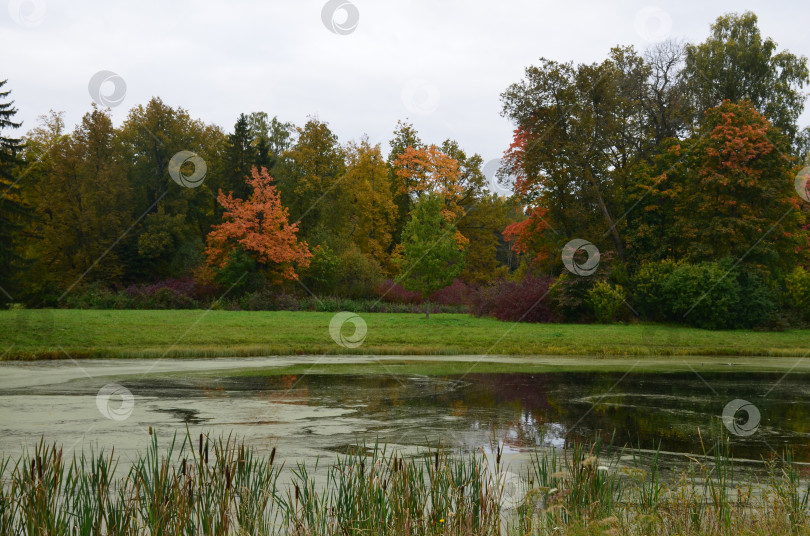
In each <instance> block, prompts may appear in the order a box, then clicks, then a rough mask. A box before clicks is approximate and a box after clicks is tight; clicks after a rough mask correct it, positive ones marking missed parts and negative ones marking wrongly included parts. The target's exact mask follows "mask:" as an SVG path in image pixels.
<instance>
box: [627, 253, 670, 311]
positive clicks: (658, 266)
mask: <svg viewBox="0 0 810 536" xmlns="http://www.w3.org/2000/svg"><path fill="white" fill-rule="evenodd" d="M677 267H678V263H677V262H675V261H671V260H663V261H658V262H645V263H643V264H642V265H641V267H640V268H639V270H638V272H636V274H635V275H634V276H633V278H632V280H631V282H632V285H633V289H634V290H633V303H634V305H635V308H636V311H637V312H638V314H639V315H641V316H642V317H644V318H646V319H649V320H656V321H662V320H665V319H667V318H669V317H670V316H671V312H670V308H669V303H668V302H667V301H666V299H665V298H664V285H665V283H666V281H667V279H668V278H669V276H670V275H672V272H673V271H674V270H675V268H677Z"/></svg>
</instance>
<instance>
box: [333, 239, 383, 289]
mask: <svg viewBox="0 0 810 536" xmlns="http://www.w3.org/2000/svg"><path fill="white" fill-rule="evenodd" d="M382 281H383V273H382V268H381V267H380V263H378V262H377V261H376V260H375V259H372V258H371V257H369V256H367V255H364V254H363V252H362V251H360V249H358V248H357V247H356V246H352V247H351V248H349V249H348V250H347V251H346V252H345V253H344V254H343V255H341V256H340V264H339V266H338V269H337V280H336V288H337V289H340V293H341V295H343V296H345V297H347V298H371V297H374V291H375V289H376V288H377V287H378V286H379V284H380V283H381V282H382Z"/></svg>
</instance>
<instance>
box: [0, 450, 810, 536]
mask: <svg viewBox="0 0 810 536" xmlns="http://www.w3.org/2000/svg"><path fill="white" fill-rule="evenodd" d="M150 435H151V434H150ZM703 450H704V455H703V456H695V457H694V458H693V460H692V462H691V463H690V465H689V467H688V468H687V469H686V470H685V471H684V472H683V474H682V475H681V476H680V477H679V478H677V479H674V480H672V481H664V479H662V477H661V471H660V468H659V465H660V457H659V453H658V452H654V453H653V454H652V456H651V458H650V455H649V454H647V458H646V459H647V461H646V462H642V459H643V458H642V451H641V449H640V448H636V449H627V448H621V449H619V448H616V447H614V445H613V442H612V441H611V442H608V443H602V442H601V441H599V440H596V441H593V442H590V443H584V442H579V443H576V442H574V443H571V444H569V445H567V447H566V448H565V449H560V450H554V449H552V450H537V451H535V452H533V453H532V454H531V459H530V463H529V464H528V466H527V467H526V468H525V469H524V470H523V471H522V472H521V474H520V475H517V476H516V473H512V472H511V470H510V468H509V467H508V466H507V465H506V464H505V463H504V460H503V456H502V447H501V446H500V445H497V444H495V445H493V448H492V450H491V453H490V454H486V453H485V452H484V451H483V450H481V451H478V452H475V453H471V454H463V455H462V454H458V453H454V452H452V451H451V450H450V449H447V448H444V447H443V446H442V445H438V446H435V447H431V448H427V449H425V450H423V451H422V452H421V453H419V454H418V455H415V456H409V457H406V456H403V455H402V454H401V453H400V452H397V451H395V450H391V449H389V448H388V447H386V446H384V445H379V444H376V443H375V444H374V445H366V444H362V445H358V447H357V448H356V449H353V450H352V451H351V452H349V453H347V454H343V455H338V456H337V457H336V459H334V460H332V461H331V463H330V464H329V465H328V467H325V468H320V463H321V461H320V460H318V461H317V462H316V463H315V464H305V463H298V464H296V465H295V466H294V467H290V468H289V470H286V471H285V470H284V468H283V465H284V464H283V463H279V461H278V459H277V457H276V451H275V449H273V451H272V452H271V453H270V455H268V456H260V455H258V454H257V451H256V450H255V449H254V448H253V447H251V446H249V445H245V444H244V443H243V442H241V441H239V440H238V439H236V438H234V437H232V436H228V437H219V438H215V439H214V438H210V437H208V436H204V435H200V436H198V437H195V438H192V437H190V435H189V434H186V436H185V437H184V438H181V439H178V438H177V437H176V436H175V437H174V438H172V439H171V441H169V442H168V443H167V444H165V445H161V444H159V442H158V438H157V436H156V435H151V437H150V442H149V444H148V446H147V448H146V449H145V450H144V451H143V452H141V453H140V454H139V455H138V457H137V459H136V460H135V462H134V463H133V464H132V466H131V468H130V469H129V471H127V472H126V473H125V474H119V473H118V471H117V469H118V462H117V458H116V456H115V453H114V452H113V451H111V452H109V453H105V452H104V451H98V452H95V451H94V450H90V452H89V453H87V454H85V453H84V452H82V453H77V454H74V455H73V456H72V457H71V459H70V460H68V459H66V457H65V456H63V453H62V450H61V448H59V447H58V446H56V445H55V444H54V445H49V444H46V443H45V441H44V439H43V440H41V441H40V442H39V443H38V444H36V445H35V446H34V447H33V449H32V450H30V451H26V452H24V453H23V454H22V455H21V456H19V457H18V458H14V459H12V458H9V457H7V456H3V457H0V484H1V487H0V535H6V534H9V535H11V534H15V535H17V534H25V535H43V536H44V535H49V536H51V535H71V536H72V535H102V534H107V535H138V534H151V535H161V536H162V535H167V536H168V535H178V536H179V535H189V536H190V535H198V534H205V535H248V534H250V535H262V536H272V535H281V534H291V535H295V536H309V535H313V536H314V535H318V536H320V535H324V536H326V535H328V536H332V535H334V536H338V535H340V536H346V535H352V536H361V535H363V536H366V535H370V536H372V535H384V534H385V535H394V536H406V535H407V536H411V535H443V536H444V535H458V536H472V535H493V536H502V535H507V536H511V535H536V536H540V535H559V534H564V535H580V534H582V535H586V534H587V535H591V534H631V535H635V534H638V535H645V534H664V535H673V536H674V535H695V536H698V535H707V536H714V535H717V536H720V535H723V536H725V535H730V534H735V535H736V534H747V535H752V536H754V535H766V534H810V530H809V529H808V522H809V521H810V511H809V510H808V508H809V507H810V489H808V485H807V482H806V480H805V479H804V476H806V475H805V474H803V473H802V470H801V468H800V466H799V465H798V464H796V463H795V461H794V460H793V458H792V456H791V454H790V453H789V452H788V453H785V455H784V456H783V457H781V458H773V459H771V460H767V463H766V467H767V471H766V475H765V476H764V477H762V478H761V479H758V478H756V477H755V476H754V475H743V476H742V477H740V472H739V470H738V469H737V468H736V467H735V463H734V459H733V456H732V453H731V449H730V444H729V442H728V439H721V440H718V441H716V442H714V443H713V444H712V445H711V446H710V448H705V447H704V449H703ZM628 454H629V456H628ZM628 459H630V460H631V462H630V463H623V462H621V460H628ZM316 473H317V474H318V475H319V476H318V478H317V479H316V477H315V475H316ZM508 486H511V488H510V489H507V487H508ZM515 486H517V489H513V488H514V487H515Z"/></svg>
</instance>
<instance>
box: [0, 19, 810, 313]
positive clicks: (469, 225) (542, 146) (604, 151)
mask: <svg viewBox="0 0 810 536" xmlns="http://www.w3.org/2000/svg"><path fill="white" fill-rule="evenodd" d="M808 83H810V79H809V78H808V66H807V58H805V57H804V56H796V55H794V54H792V53H790V52H789V51H787V50H782V49H780V48H779V47H778V45H777V44H776V43H775V42H774V41H773V40H772V39H770V38H768V37H763V36H762V35H761V34H760V31H759V28H758V26H757V18H756V16H755V15H754V14H753V13H743V14H741V15H740V14H729V15H724V16H722V17H719V18H718V19H717V21H716V22H715V24H713V25H712V26H711V31H710V34H709V36H708V38H707V39H706V40H705V41H704V42H702V43H696V44H681V43H677V42H671V41H669V42H662V43H658V44H656V45H654V46H652V47H651V48H650V49H648V50H646V51H643V52H639V51H636V50H635V49H634V48H633V47H629V46H616V47H614V48H613V49H611V50H610V51H608V53H607V57H606V58H605V59H604V60H603V61H599V62H595V63H591V64H575V63H573V62H570V61H565V60H564V59H562V60H561V59H548V58H540V60H539V61H538V62H537V64H536V65H533V66H530V67H528V68H527V69H526V71H525V76H524V78H523V79H522V80H520V81H518V82H516V83H514V84H512V85H510V86H509V87H508V88H506V90H505V91H504V93H503V94H502V96H501V98H502V105H503V111H502V113H503V115H504V116H506V117H507V118H508V119H510V120H511V121H512V122H513V124H514V135H513V138H512V140H511V143H509V144H508V147H506V151H505V153H504V157H503V160H502V162H503V166H502V168H501V169H500V170H499V173H500V174H502V175H509V176H510V177H511V178H513V179H514V191H513V192H512V195H510V196H509V197H503V196H499V195H498V194H497V193H496V192H492V191H490V189H489V188H488V187H487V184H486V179H485V177H484V173H483V170H482V165H483V159H482V158H481V156H480V155H478V154H471V153H468V152H465V150H464V149H463V148H462V147H461V145H460V144H459V143H458V142H457V141H456V140H451V139H446V140H443V141H441V140H424V141H423V140H422V139H421V137H420V135H419V133H418V132H417V130H416V128H415V127H414V125H413V124H411V123H408V122H404V121H400V122H398V123H397V125H396V126H395V128H394V132H393V134H392V137H391V139H390V140H389V141H388V144H387V147H386V149H387V154H385V153H384V151H383V148H382V145H381V144H375V143H372V142H371V141H369V140H368V138H367V137H365V136H363V137H360V138H359V139H358V140H355V141H349V142H341V141H340V140H339V139H338V137H337V135H336V134H335V133H334V132H333V131H332V130H331V128H330V126H329V124H328V123H327V122H325V121H322V120H321V119H319V118H317V117H310V118H309V119H308V120H307V121H306V122H305V123H304V124H303V125H293V124H292V123H289V122H285V121H283V120H281V119H279V118H278V117H275V116H273V117H271V116H270V115H269V114H268V113H265V112H251V113H242V114H240V115H239V116H238V117H237V118H236V121H235V124H234V125H233V127H232V128H230V129H229V130H230V131H228V130H227V129H223V128H221V127H219V126H216V125H211V124H206V123H205V122H204V121H202V120H200V119H196V118H194V117H193V116H192V115H191V114H190V113H189V112H188V111H187V110H185V109H183V108H181V107H172V106H170V105H169V104H167V103H164V102H163V101H162V100H161V99H160V98H157V97H156V98H152V99H151V100H149V102H147V103H145V104H143V105H138V106H135V107H134V108H132V109H131V110H129V113H128V115H127V117H126V119H125V120H124V122H123V124H121V125H120V126H119V127H115V125H114V124H113V122H112V119H111V115H110V111H109V110H103V109H99V108H96V107H95V106H93V107H92V108H91V109H90V110H89V111H88V112H87V113H86V114H85V115H84V117H83V118H82V119H81V121H80V122H79V124H77V125H76V126H75V127H74V128H73V129H72V130H70V129H68V128H67V127H66V125H65V123H64V120H63V115H62V114H61V113H59V112H53V111H52V112H50V113H49V114H48V115H45V116H43V117H42V118H41V120H40V123H39V124H38V125H36V126H35V127H34V128H33V129H31V130H29V131H28V132H27V134H26V135H25V136H19V137H18V135H17V134H15V133H16V131H17V129H19V127H20V124H19V123H16V122H15V121H14V117H15V113H16V108H15V107H14V102H13V100H11V99H10V91H9V89H8V87H10V86H8V85H7V83H6V82H5V81H3V82H1V83H0V187H2V190H3V193H2V197H1V198H0V209H2V210H0V235H2V236H0V301H2V302H3V303H9V302H15V301H23V302H26V303H29V304H36V305H40V304H46V305H65V301H64V296H65V295H66V294H69V293H70V292H74V291H77V290H79V289H81V288H82V287H88V288H91V289H92V288H104V289H108V290H109V289H113V290H114V291H116V292H123V291H124V290H125V289H131V288H133V287H138V286H139V285H141V286H143V285H147V284H154V283H156V282H161V281H163V282H165V281H168V280H172V281H174V280H184V281H185V280H190V281H192V282H193V284H195V285H199V286H200V287H201V288H202V287H204V288H205V289H208V290H207V292H208V291H210V293H211V295H216V294H217V293H223V292H232V293H233V294H236V295H241V296H259V298H257V300H260V301H261V300H264V299H265V298H266V295H267V294H273V295H287V294H294V293H298V294H305V295H309V294H316V295H319V296H329V295H332V296H338V297H347V298H375V299H376V298H379V296H380V295H381V293H382V292H380V291H379V290H378V288H379V287H380V285H381V284H382V283H383V281H384V280H386V279H387V280H393V281H396V282H399V283H401V285H402V286H404V287H405V288H406V289H410V290H412V291H418V292H419V293H420V294H421V295H422V296H423V297H424V298H425V299H428V298H429V296H430V295H431V294H432V293H433V292H435V291H437V290H438V289H441V288H442V287H443V286H448V285H450V284H451V283H453V280H454V278H460V279H461V280H462V283H465V284H466V285H468V286H469V287H472V288H485V287H487V286H488V285H493V284H497V282H498V281H501V280H508V281H509V282H510V284H511V283H515V284H514V285H513V286H512V287H510V288H511V290H509V293H506V294H503V293H500V292H498V291H493V290H490V291H488V292H489V293H488V294H486V293H485V294H486V295H487V296H489V297H490V298H488V299H487V300H489V302H491V303H495V302H498V303H499V304H501V305H498V307H500V308H501V310H502V309H503V306H502V305H503V303H502V302H503V300H502V299H501V298H503V296H517V295H520V296H523V297H524V298H525V296H534V295H535V294H537V295H538V296H539V297H541V298H540V299H544V298H545V296H548V299H549V300H553V302H554V303H556V304H557V306H555V307H557V308H558V309H559V310H564V311H565V312H564V313H562V314H561V317H562V318H567V319H572V318H573V319H577V318H589V317H588V315H591V316H590V318H601V319H606V318H614V317H615V316H616V315H618V314H619V312H618V311H617V309H616V304H621V303H628V301H634V300H635V301H634V303H636V304H637V305H639V310H641V311H642V314H649V315H650V318H652V317H655V318H674V319H675V320H676V321H681V320H683V319H684V318H686V315H692V318H701V319H702V320H700V321H701V322H705V325H707V326H714V327H716V326H720V325H733V324H734V323H735V322H738V323H748V324H750V323H751V320H750V318H749V317H751V316H752V315H753V313H752V311H762V310H764V309H762V308H760V309H757V308H756V307H754V306H750V307H748V306H746V305H744V302H742V301H739V300H737V301H735V300H731V299H730V298H729V300H726V301H725V302H723V303H726V304H727V305H728V308H729V310H731V309H734V308H737V309H745V310H746V311H748V312H749V313H751V314H749V315H748V317H745V318H743V317H739V318H738V319H732V317H730V316H729V317H728V318H726V320H723V321H720V320H718V319H717V318H715V317H713V316H712V314H710V312H708V313H707V312H706V310H705V308H706V307H707V306H706V304H707V303H709V302H704V303H703V307H704V309H700V310H698V309H696V310H695V311H694V312H692V309H690V308H689V307H688V306H689V304H688V303H686V304H683V303H682V304H681V305H684V307H681V308H679V309H677V312H676V310H675V309H671V310H669V312H668V313H666V314H670V315H676V314H678V315H681V316H680V317H676V316H670V317H667V316H666V314H664V312H665V311H667V309H666V304H667V303H670V302H671V301H672V300H670V299H669V298H666V299H664V298H662V296H664V297H667V296H669V297H672V296H676V295H678V293H679V292H680V291H681V290H683V289H682V288H674V287H667V285H665V284H663V283H662V281H663V280H665V279H666V280H668V281H680V282H681V283H679V284H682V285H683V288H686V287H688V293H689V295H690V296H691V295H697V296H701V295H708V293H707V292H704V291H706V289H705V288H704V287H703V286H701V285H704V284H705V281H704V280H705V278H703V279H701V278H702V277H703V276H702V275H701V274H713V275H712V277H715V275H717V274H720V275H722V277H720V276H719V275H718V277H719V279H718V281H719V280H723V278H725V277H726V276H725V275H723V274H732V276H733V277H734V278H736V279H735V281H734V282H730V281H725V280H723V285H726V286H729V288H732V287H734V288H736V289H737V290H735V291H734V292H735V293H736V294H735V295H739V296H742V295H745V294H746V293H747V295H750V296H754V297H755V298H752V299H755V300H757V303H758V304H760V305H761V304H763V303H766V302H768V300H770V298H768V296H770V294H769V293H772V292H776V289H785V288H791V289H798V290H795V291H794V294H795V295H796V296H806V295H808V294H809V293H810V276H805V274H806V270H807V268H808V267H810V220H808V213H809V212H810V203H808V202H807V201H805V200H804V199H802V198H801V197H800V195H799V192H797V189H798V187H797V186H796V185H795V177H796V174H797V172H798V171H799V169H801V167H802V166H805V165H808V160H807V158H808V152H810V129H808V128H804V129H801V128H800V127H799V125H798V124H797V121H798V118H799V117H800V115H801V113H802V111H803V109H804V103H805V97H806V96H805V89H806V85H807V84H808ZM190 176H194V178H195V182H194V183H193V184H190V183H189V182H188V181H187V178H188V177H190ZM448 235H449V238H448ZM574 239H579V242H577V243H580V244H581V243H583V242H582V241H585V243H587V242H590V243H592V244H593V245H594V247H595V248H597V249H598V250H599V251H600V252H601V257H600V258H601V264H600V265H599V266H598V270H594V271H589V272H588V274H585V276H583V277H579V276H577V277H571V276H572V275H573V274H571V273H566V271H565V264H564V263H563V261H564V259H563V252H564V248H565V247H566V245H567V244H570V243H571V241H572V240H574ZM566 254H567V255H568V257H567V258H566V259H565V262H568V263H569V264H570V263H571V262H584V261H583V260H582V259H579V258H576V259H574V258H572V255H574V254H576V253H575V252H574V253H571V252H568V253H566ZM579 254H581V252H580V253H579ZM797 270H798V271H797ZM570 271H571V270H570V269H569V270H568V272H570ZM560 274H564V275H563V276H561V275H560ZM579 275H582V274H579ZM669 276H672V278H671V279H667V278H669ZM732 276H729V277H732ZM645 278H646V279H645ZM515 280H520V281H522V282H523V283H520V284H518V282H517V281H515ZM532 281H533V282H535V283H537V284H542V285H543V288H544V289H545V290H544V291H543V292H537V293H535V292H530V290H531V289H529V288H528V287H529V286H531V285H532V284H534V283H531V282H532ZM606 281H607V283H605V282H606ZM526 282H529V283H526ZM597 282H598V283H599V285H598V286H597V285H596V283H597ZM757 282H764V283H762V285H760V286H761V288H760V287H756V285H759V283H757ZM732 283H733V284H732ZM673 284H674V283H673ZM718 284H719V283H718ZM521 285H523V286H521ZM527 285H528V286H527ZM734 285H736V286H734ZM546 287H547V288H546ZM755 287H756V288H755ZM386 288H388V289H389V290H390V289H392V288H394V287H393V286H392V285H388V286H387V287H386ZM491 288H494V287H491ZM724 288H725V287H724ZM638 289H641V290H640V291H639V290H638ZM651 289H652V290H651ZM757 289H759V290H757ZM763 289H764V290H763ZM535 290H536V289H535ZM637 291H638V292H642V295H639V296H636V295H634V294H633V293H634V292H637ZM384 292H387V291H384ZM396 292H402V293H404V294H403V296H405V298H407V299H412V296H413V292H411V293H410V294H409V296H411V297H409V296H406V295H407V294H408V292H407V290H405V289H402V288H399V289H398V290H397V291H396ZM645 292H646V293H647V294H643V293H645ZM285 293H287V294H285ZM510 293H511V294H510ZM206 296H207V297H208V296H209V295H208V294H206ZM405 298H403V299H405ZM504 299H505V298H504ZM735 299H736V298H735ZM487 300H482V301H481V303H484V302H486V301H487ZM626 300H627V301H626ZM656 300H659V301H656ZM661 300H663V301H661ZM667 300H669V301H667ZM513 301H514V300H513ZM524 301H525V300H524ZM681 301H683V300H681ZM806 301H807V300H804V298H801V299H799V298H796V299H795V300H794V302H795V304H805V303H806ZM262 303H265V302H262ZM679 303H680V302H679ZM714 303H720V301H718V300H715V302H714ZM741 304H743V305H741ZM272 306H274V307H276V306H279V305H278V304H277V303H276V302H273V304H272ZM795 306H796V307H804V305H795ZM588 307H590V308H591V309H597V308H601V309H600V310H599V311H595V310H594V311H590V312H588ZM679 307H680V305H679ZM757 307H759V305H757ZM552 309H554V308H553V307H550V306H547V305H544V308H543V309H542V314H540V313H538V312H535V314H532V315H529V316H530V317H531V318H550V317H551V316H552V315H553V314H554V313H553V311H552ZM583 311H584V312H583ZM656 315H658V316H656ZM524 316H525V315H523V314H522V313H521V314H517V315H511V314H508V315H505V316H504V318H523V317H524ZM807 316H808V318H810V312H808V315H807Z"/></svg>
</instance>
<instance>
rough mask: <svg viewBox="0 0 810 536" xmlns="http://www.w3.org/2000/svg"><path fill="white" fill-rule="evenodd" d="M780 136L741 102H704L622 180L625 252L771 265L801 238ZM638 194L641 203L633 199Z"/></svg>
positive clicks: (785, 259) (791, 166) (779, 265)
mask: <svg viewBox="0 0 810 536" xmlns="http://www.w3.org/2000/svg"><path fill="white" fill-rule="evenodd" d="M795 170H796V167H795V161H794V159H793V158H792V157H791V156H790V155H789V143H788V141H787V137H786V136H785V135H783V134H782V133H781V132H780V131H779V129H777V128H776V127H774V126H773V125H772V124H771V123H770V122H769V121H768V119H767V118H765V117H764V116H763V115H761V114H760V113H759V112H757V110H755V109H754V107H753V105H752V104H751V103H749V102H743V103H739V104H738V103H732V102H728V101H726V102H724V103H723V104H722V105H721V106H718V107H716V108H712V109H710V110H709V111H708V112H707V114H706V118H705V119H704V121H703V124H702V125H701V127H700V129H699V130H698V132H696V133H695V134H694V135H693V136H691V137H690V138H688V139H686V140H681V141H679V140H671V141H670V142H669V143H668V144H667V145H666V146H665V150H664V151H663V152H662V154H661V155H660V156H659V157H658V158H657V159H656V161H655V164H654V165H653V166H651V167H650V168H647V169H646V170H644V171H642V172H640V174H639V176H638V177H637V178H635V179H634V181H636V182H634V184H633V186H632V187H631V188H630V192H631V199H634V200H635V199H637V200H639V206H638V207H637V208H636V209H634V210H633V211H632V212H631V214H630V215H629V219H630V222H631V223H630V227H631V228H632V229H633V231H632V233H630V236H629V242H630V246H631V248H632V249H633V250H634V252H633V257H634V258H637V259H639V260H660V259H663V258H671V259H683V260H687V261H690V262H701V261H709V260H719V259H723V258H726V257H730V258H733V259H735V260H739V261H744V262H746V263H751V264H759V265H764V266H767V267H769V268H771V269H776V270H782V271H784V270H789V269H791V268H792V267H793V266H795V261H796V250H797V248H798V247H799V246H800V245H801V244H803V243H806V240H807V239H806V236H805V235H804V232H803V231H802V230H801V228H800V225H801V223H802V220H801V218H802V215H801V212H800V211H799V210H797V208H798V207H797V203H798V202H799V200H798V198H797V196H796V192H795V190H794V189H793V177H794V176H795ZM641 201H643V203H642V202H641Z"/></svg>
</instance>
